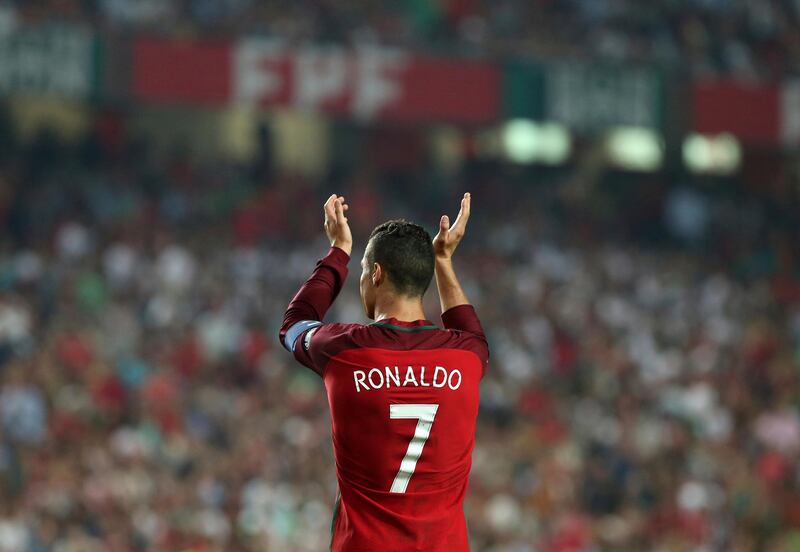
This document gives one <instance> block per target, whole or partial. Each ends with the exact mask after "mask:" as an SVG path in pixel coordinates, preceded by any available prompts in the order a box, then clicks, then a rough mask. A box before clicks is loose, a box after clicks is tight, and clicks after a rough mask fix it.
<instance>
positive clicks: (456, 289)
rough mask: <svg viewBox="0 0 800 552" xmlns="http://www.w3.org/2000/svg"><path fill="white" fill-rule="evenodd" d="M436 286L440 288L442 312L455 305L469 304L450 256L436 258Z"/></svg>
mask: <svg viewBox="0 0 800 552" xmlns="http://www.w3.org/2000/svg"><path fill="white" fill-rule="evenodd" d="M435 273H436V287H437V288H438V290H439V302H440V303H441V305H442V312H446V311H448V310H450V309H452V308H453V307H458V306H460V305H469V304H470V303H469V299H467V295H466V294H465V293H464V290H463V289H462V288H461V284H460V283H459V281H458V277H457V276H456V271H455V269H454V268H453V260H452V259H448V258H437V259H436V272H435Z"/></svg>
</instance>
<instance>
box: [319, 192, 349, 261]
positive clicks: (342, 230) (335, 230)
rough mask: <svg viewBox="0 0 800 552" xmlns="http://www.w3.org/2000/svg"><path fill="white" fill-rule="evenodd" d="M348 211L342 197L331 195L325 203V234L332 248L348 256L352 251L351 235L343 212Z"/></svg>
mask: <svg viewBox="0 0 800 552" xmlns="http://www.w3.org/2000/svg"><path fill="white" fill-rule="evenodd" d="M347 209H349V207H348V205H347V203H345V202H344V197H343V196H337V195H336V194H331V197H329V198H328V200H327V201H326V202H325V205H324V206H323V210H324V211H325V234H326V235H327V236H328V239H329V240H330V242H331V246H332V247H338V248H339V249H341V250H343V251H344V252H345V253H347V254H348V255H349V254H350V252H351V251H352V250H353V235H352V234H351V233H350V225H349V224H347V217H346V216H344V213H345V211H347Z"/></svg>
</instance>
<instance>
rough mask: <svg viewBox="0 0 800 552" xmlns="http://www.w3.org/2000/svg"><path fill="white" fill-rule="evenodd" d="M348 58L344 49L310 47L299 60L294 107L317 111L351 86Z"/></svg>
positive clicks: (302, 52)
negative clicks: (348, 78)
mask: <svg viewBox="0 0 800 552" xmlns="http://www.w3.org/2000/svg"><path fill="white" fill-rule="evenodd" d="M348 70H349V68H348V64H347V58H346V57H345V55H344V52H342V51H341V50H340V49H338V48H336V49H331V50H322V49H316V48H315V49H312V48H306V49H304V50H300V52H299V53H298V54H297V56H296V57H295V71H294V75H295V86H294V88H295V95H294V98H293V100H294V104H295V105H297V106H299V107H311V108H317V107H319V106H320V105H322V104H323V103H324V102H325V101H327V100H330V99H331V98H335V97H337V96H340V95H341V93H342V90H344V89H345V87H346V85H347V76H348V75H347V73H348Z"/></svg>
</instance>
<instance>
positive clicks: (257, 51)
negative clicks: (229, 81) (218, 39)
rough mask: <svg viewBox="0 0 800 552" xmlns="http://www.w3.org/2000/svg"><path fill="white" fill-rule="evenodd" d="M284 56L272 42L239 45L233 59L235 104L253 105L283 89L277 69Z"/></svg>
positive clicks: (283, 84)
mask: <svg viewBox="0 0 800 552" xmlns="http://www.w3.org/2000/svg"><path fill="white" fill-rule="evenodd" d="M286 55H287V53H286V49H285V48H284V47H283V46H282V45H281V44H279V43H278V42H275V41H272V40H244V41H241V42H240V43H239V45H238V46H237V48H236V50H235V53H234V59H233V73H234V74H233V98H234V100H235V101H237V102H242V103H245V104H255V103H258V102H259V101H262V100H263V99H264V98H267V97H269V96H271V95H274V94H276V93H278V92H279V91H280V90H281V89H282V88H284V87H285V86H286V82H285V78H284V76H283V75H282V74H281V73H280V71H279V70H278V67H277V66H278V63H279V62H280V60H281V59H283V58H284V57H285V56H286Z"/></svg>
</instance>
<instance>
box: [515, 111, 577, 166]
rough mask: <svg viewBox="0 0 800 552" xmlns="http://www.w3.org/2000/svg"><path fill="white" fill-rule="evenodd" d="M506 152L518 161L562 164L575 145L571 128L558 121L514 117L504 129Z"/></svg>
mask: <svg viewBox="0 0 800 552" xmlns="http://www.w3.org/2000/svg"><path fill="white" fill-rule="evenodd" d="M502 143H503V152H504V153H505V156H506V157H507V158H508V159H509V160H510V161H512V162H514V163H520V164H527V163H543V164H546V165H558V164H560V163H563V162H564V161H566V160H567V158H568V157H569V154H570V151H571V149H572V143H571V140H570V136H569V132H568V131H567V129H566V128H564V127H563V126H561V125H558V124H554V123H535V122H533V121H529V120H526V119H514V120H512V121H509V122H508V123H506V124H505V125H504V126H503V129H502Z"/></svg>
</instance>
